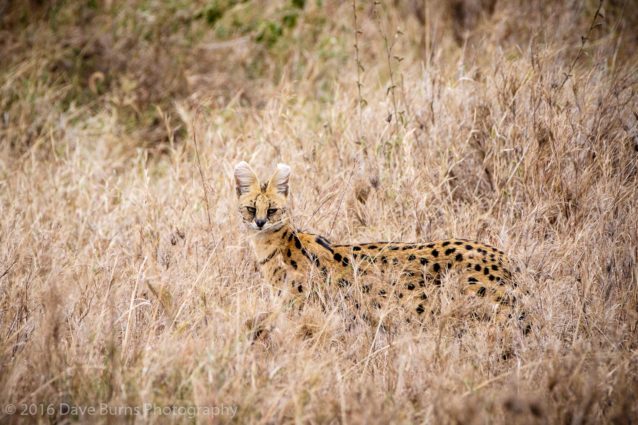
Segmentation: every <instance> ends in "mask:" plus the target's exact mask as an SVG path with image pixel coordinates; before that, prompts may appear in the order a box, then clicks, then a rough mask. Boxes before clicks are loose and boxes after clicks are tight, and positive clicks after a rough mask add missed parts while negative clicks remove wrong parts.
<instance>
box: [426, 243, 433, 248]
mask: <svg viewBox="0 0 638 425" xmlns="http://www.w3.org/2000/svg"><path fill="white" fill-rule="evenodd" d="M426 247H428V248H434V244H433V243H429V244H427V245H426Z"/></svg>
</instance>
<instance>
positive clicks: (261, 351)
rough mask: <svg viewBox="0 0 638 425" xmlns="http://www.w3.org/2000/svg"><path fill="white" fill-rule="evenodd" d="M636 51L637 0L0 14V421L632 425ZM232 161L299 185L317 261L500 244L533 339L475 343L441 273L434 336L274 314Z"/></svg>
mask: <svg viewBox="0 0 638 425" xmlns="http://www.w3.org/2000/svg"><path fill="white" fill-rule="evenodd" d="M637 46H638V8H636V7H635V4H634V2H632V1H611V0H609V1H604V2H599V1H597V0H583V1H516V0H511V1H500V0H446V1H436V2H435V1H417V0H393V1H369V2H368V1H355V2H339V1H328V0H323V1H321V0H313V1H311V0H306V1H304V0H286V1H272V2H261V1H234V0H207V1H190V0H175V1H156V0H131V1H127V2H122V1H114V0H87V1H70V0H69V1H61V0H59V1H56V0H51V1H46V0H28V1H11V0H0V216H1V218H0V332H2V344H1V345H0V365H1V366H0V387H1V388H2V390H0V402H1V403H2V404H3V405H7V404H9V403H14V404H17V405H21V404H22V405H24V404H26V403H36V402H38V403H53V405H55V406H58V407H57V408H56V409H55V411H54V412H53V414H46V413H45V414H41V415H37V417H36V419H37V420H40V421H41V422H65V421H77V420H82V421H90V422H103V421H106V420H107V418H104V417H97V416H96V417H86V416H85V417H76V416H72V415H71V416H70V415H68V414H66V413H65V412H64V411H61V410H60V409H59V406H60V403H68V404H70V405H95V404H97V403H108V404H109V405H113V406H123V405H127V406H137V405H141V404H143V403H153V404H156V405H159V406H167V405H184V406H186V405H221V404H226V405H234V406H237V407H238V413H237V415H236V416H234V417H229V416H220V417H215V418H211V417H199V418H190V417H183V416H177V417H158V416H153V415H151V416H148V417H146V418H144V417H139V416H129V417H119V418H116V419H119V420H123V421H145V420H149V421H151V422H159V423H163V422H165V421H174V422H182V421H189V420H190V421H194V420H196V419H197V420H199V421H202V422H208V421H220V422H242V423H243V422H258V423H279V422H312V423H324V422H331V423H339V422H342V423H387V422H389V421H394V422H401V423H415V422H425V423H574V424H578V423H619V424H625V423H633V422H635V421H636V420H637V417H638V411H637V410H636V404H635V394H636V393H638V373H637V372H638V358H637V357H636V349H637V347H638V338H637V337H636V335H637V328H638V288H637V282H638V271H637V270H638V269H637V266H636V264H637V263H636V258H637V257H638V251H637V250H638V248H637V247H638V231H637V230H636V229H638V215H637V214H636V211H637V208H636V207H637V205H638V191H637V189H636V188H637V185H636V184H637V183H638V182H637V172H636V167H637V163H638V159H637V158H638V102H637V101H636V88H637V85H636V83H637V79H638V74H637V72H636V70H637V69H638V56H637V53H636V47H637ZM242 159H243V160H247V161H249V162H251V164H252V165H253V166H254V167H255V168H256V169H257V170H259V171H260V172H261V173H262V174H263V175H266V173H268V172H270V171H271V169H272V167H273V165H274V164H275V163H276V162H280V161H283V162H287V163H289V164H290V165H291V166H292V167H293V176H292V206H293V212H294V217H295V222H296V224H298V225H299V226H300V227H303V228H306V229H312V230H315V231H317V232H321V233H323V234H326V235H327V236H328V237H330V238H331V239H333V240H335V241H343V242H344V243H345V242H353V241H363V240H374V239H384V240H399V239H401V240H406V241H408V240H428V239H436V238H442V237H448V236H452V235H453V236H458V237H469V238H472V239H481V240H483V241H485V242H489V243H492V244H494V245H497V246H499V247H500V248H502V249H504V250H506V251H507V252H508V253H509V254H510V255H511V256H512V258H513V260H514V262H515V263H516V264H517V265H518V266H519V267H520V270H521V272H520V280H521V283H522V285H524V287H525V288H526V289H527V290H528V291H529V293H528V295H527V296H526V297H524V299H522V300H521V303H522V304H523V306H524V308H525V309H526V311H529V314H530V317H531V320H532V322H533V323H534V327H533V330H532V332H531V334H530V335H529V336H527V337H522V336H521V335H520V333H517V332H516V331H515V330H514V329H510V327H508V326H502V327H501V326H496V325H494V324H491V323H476V322H473V321H471V320H469V319H468V317H469V316H468V311H467V310H468V309H469V308H470V307H468V306H466V305H464V304H463V302H461V300H459V299H456V300H455V299H453V293H454V291H453V288H454V282H453V280H454V279H453V277H450V279H449V280H450V282H448V283H449V285H448V288H447V289H446V288H443V290H442V291H441V292H442V295H441V297H440V300H438V301H437V302H438V304H437V306H438V308H439V309H440V314H439V315H437V316H435V317H432V318H431V319H429V320H430V321H429V322H428V326H425V327H424V328H422V329H416V330H415V329H414V328H409V327H407V326H406V327H405V328H401V327H399V328H398V329H396V330H395V332H393V333H392V334H391V335H385V336H383V337H382V336H380V334H379V332H378V329H376V328H370V327H366V326H365V325H361V326H360V327H358V328H357V329H356V330H354V331H353V330H348V329H346V327H347V326H346V324H345V321H344V320H343V318H342V317H341V316H340V315H339V314H337V313H336V311H328V312H322V311H318V310H317V309H316V308H313V307H312V306H308V307H307V308H306V309H305V310H304V311H303V312H302V314H301V315H299V316H298V317H296V318H294V317H292V318H291V317H290V316H289V312H287V311H286V309H285V307H284V306H282V305H281V303H280V301H279V300H278V299H277V297H275V296H274V294H273V292H274V291H273V290H272V288H269V287H268V285H267V284H266V283H265V282H263V279H262V278H261V276H260V275H259V273H258V271H257V269H256V267H255V264H254V259H253V257H252V253H251V252H250V251H249V250H248V249H247V243H246V240H245V239H246V238H245V235H243V234H242V233H241V232H239V231H238V229H239V222H238V220H237V217H236V216H235V212H234V211H235V209H234V193H233V189H232V182H231V179H230V170H231V169H232V166H233V165H234V164H235V163H236V162H237V161H239V160H242ZM265 312H268V313H270V316H269V317H270V319H269V320H271V322H272V323H271V326H272V329H271V333H270V335H269V336H268V338H266V339H265V340H263V341H259V342H256V343H255V342H253V341H252V339H251V337H250V335H251V329H250V326H249V325H248V326H247V325H246V324H249V323H251V320H253V319H254V318H255V317H256V316H260V315H262V314H263V313H265ZM388 320H389V321H391V320H392V315H391V314H389V316H388ZM386 339H387V340H386ZM20 419H24V418H21V417H20V416H19V415H3V416H2V419H0V420H1V421H9V422H19V421H20ZM111 419H113V418H111Z"/></svg>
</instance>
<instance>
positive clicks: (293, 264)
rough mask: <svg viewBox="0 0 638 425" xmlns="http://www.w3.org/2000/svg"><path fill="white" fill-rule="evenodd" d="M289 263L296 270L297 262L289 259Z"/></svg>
mask: <svg viewBox="0 0 638 425" xmlns="http://www.w3.org/2000/svg"><path fill="white" fill-rule="evenodd" d="M290 265H291V266H292V268H293V269H295V270H297V262H296V261H295V260H290Z"/></svg>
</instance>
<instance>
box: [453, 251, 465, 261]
mask: <svg viewBox="0 0 638 425" xmlns="http://www.w3.org/2000/svg"><path fill="white" fill-rule="evenodd" d="M454 259H455V260H456V261H458V262H461V261H463V254H461V253H458V254H456V257H454Z"/></svg>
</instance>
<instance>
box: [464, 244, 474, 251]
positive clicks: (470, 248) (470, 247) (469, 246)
mask: <svg viewBox="0 0 638 425" xmlns="http://www.w3.org/2000/svg"><path fill="white" fill-rule="evenodd" d="M465 249H467V250H468V251H471V250H472V249H474V247H473V246H472V245H465Z"/></svg>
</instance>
